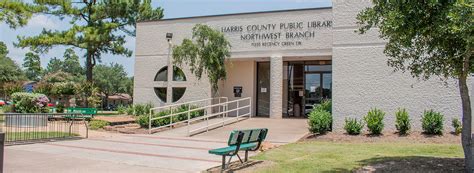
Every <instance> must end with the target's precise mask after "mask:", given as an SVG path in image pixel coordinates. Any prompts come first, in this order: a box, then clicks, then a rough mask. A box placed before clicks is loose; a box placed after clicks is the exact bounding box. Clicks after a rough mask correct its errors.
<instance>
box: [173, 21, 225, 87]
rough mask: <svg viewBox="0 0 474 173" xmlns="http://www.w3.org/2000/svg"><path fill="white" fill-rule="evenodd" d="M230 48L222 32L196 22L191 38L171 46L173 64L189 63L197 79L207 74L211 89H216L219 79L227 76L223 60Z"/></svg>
mask: <svg viewBox="0 0 474 173" xmlns="http://www.w3.org/2000/svg"><path fill="white" fill-rule="evenodd" d="M230 48H231V45H230V43H229V41H227V39H226V38H225V36H224V34H223V33H221V32H219V31H217V30H215V29H212V28H211V27H209V26H207V25H202V24H197V25H196V26H194V27H193V36H192V39H184V40H183V42H182V44H181V45H179V46H174V47H173V59H174V63H175V64H178V65H181V64H187V65H189V67H190V69H191V72H192V73H194V75H196V76H197V78H198V79H201V77H202V74H203V73H205V74H207V75H208V78H209V82H210V83H211V86H212V89H213V90H214V91H217V89H218V82H219V80H224V79H226V77H227V72H226V69H225V61H226V59H227V58H229V57H230Z"/></svg>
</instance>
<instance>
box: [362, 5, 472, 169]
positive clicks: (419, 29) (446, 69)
mask: <svg viewBox="0 0 474 173" xmlns="http://www.w3.org/2000/svg"><path fill="white" fill-rule="evenodd" d="M372 4H373V6H372V7H368V8H366V9H365V10H363V11H361V12H360V13H359V15H358V16H357V19H358V24H359V25H360V28H359V32H360V33H365V32H367V31H368V30H369V29H370V28H373V27H377V28H378V29H379V33H380V37H381V38H383V39H384V40H387V41H388V42H387V44H386V45H385V51H384V53H385V54H386V55H387V56H388V57H389V60H388V65H389V66H392V67H394V68H395V70H400V71H402V72H405V71H408V72H410V73H411V74H412V76H413V77H416V78H421V79H429V78H430V77H432V76H438V77H442V78H444V79H448V78H454V79H457V80H458V84H459V93H460V96H461V103H462V115H463V116H462V126H463V128H462V146H463V150H464V157H465V159H464V160H465V165H466V172H471V171H472V170H473V168H474V161H473V158H472V156H473V154H472V150H471V145H472V138H471V120H472V110H471V100H470V97H469V89H468V84H467V78H468V77H469V76H471V74H472V73H473V72H474V57H473V56H472V53H473V52H474V48H473V47H474V46H473V44H474V41H473V37H472V33H474V22H472V14H473V13H472V9H473V8H474V2H473V1H463V0H460V1H377V0H372Z"/></svg>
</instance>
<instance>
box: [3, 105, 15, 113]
mask: <svg viewBox="0 0 474 173" xmlns="http://www.w3.org/2000/svg"><path fill="white" fill-rule="evenodd" d="M3 112H4V113H13V112H15V107H14V106H13V105H5V106H3Z"/></svg>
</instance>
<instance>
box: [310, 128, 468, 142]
mask: <svg viewBox="0 0 474 173" xmlns="http://www.w3.org/2000/svg"><path fill="white" fill-rule="evenodd" d="M311 140H317V141H331V142H409V143H431V144H433V143H434V144H453V143H455V144H461V135H459V136H458V135H454V134H451V133H449V132H446V133H444V135H442V136H440V135H426V134H423V133H422V132H417V131H414V132H410V134H408V135H399V134H398V133H396V132H385V133H383V134H382V135H377V136H375V135H370V134H360V135H348V134H346V133H342V132H329V133H327V134H324V135H312V134H309V135H307V136H306V137H304V138H302V139H301V141H311Z"/></svg>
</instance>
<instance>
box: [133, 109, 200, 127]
mask: <svg viewBox="0 0 474 173" xmlns="http://www.w3.org/2000/svg"><path fill="white" fill-rule="evenodd" d="M188 107H189V105H181V106H180V107H178V108H175V109H173V113H179V112H185V111H187V110H188ZM196 108H197V106H191V107H190V108H189V109H191V110H192V109H196ZM166 115H170V111H169V110H164V111H161V112H158V113H155V114H153V115H152V117H153V118H156V117H161V116H166ZM203 115H204V110H202V109H201V110H195V111H192V112H190V118H191V119H192V118H196V117H199V116H203ZM187 119H188V113H182V114H178V115H176V116H173V119H172V120H173V122H178V121H183V120H187ZM149 121H150V115H140V116H138V118H137V120H136V122H137V124H139V125H140V127H143V128H148V125H149ZM168 124H170V118H169V117H168V118H163V119H158V120H154V121H153V122H151V126H152V127H160V126H164V125H168Z"/></svg>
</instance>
